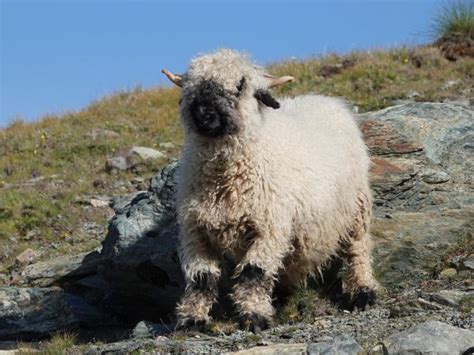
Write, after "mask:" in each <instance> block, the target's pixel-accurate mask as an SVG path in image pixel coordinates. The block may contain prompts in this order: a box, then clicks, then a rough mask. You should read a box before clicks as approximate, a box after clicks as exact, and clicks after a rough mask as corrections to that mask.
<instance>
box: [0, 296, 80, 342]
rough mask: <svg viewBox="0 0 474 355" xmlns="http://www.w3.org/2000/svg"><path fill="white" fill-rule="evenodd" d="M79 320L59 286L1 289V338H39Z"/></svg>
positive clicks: (68, 326)
mask: <svg viewBox="0 0 474 355" xmlns="http://www.w3.org/2000/svg"><path fill="white" fill-rule="evenodd" d="M78 323H79V320H78V319H77V318H76V317H75V316H74V314H73V312H72V309H71V307H70V306H69V305H68V303H67V301H66V295H65V292H64V291H63V290H62V289H60V288H59V287H52V288H13V287H3V288H0V340H5V339H7V340H15V339H25V338H32V337H40V336H44V335H47V334H49V333H50V332H52V331H55V330H59V329H61V330H67V329H70V328H72V327H74V326H76V325H78Z"/></svg>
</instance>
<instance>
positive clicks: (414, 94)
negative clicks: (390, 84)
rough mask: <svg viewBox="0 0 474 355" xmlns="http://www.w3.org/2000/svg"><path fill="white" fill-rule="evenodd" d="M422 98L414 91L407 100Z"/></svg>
mask: <svg viewBox="0 0 474 355" xmlns="http://www.w3.org/2000/svg"><path fill="white" fill-rule="evenodd" d="M420 96H421V94H420V93H419V92H418V91H412V92H410V93H409V94H408V95H407V96H406V97H407V99H415V98H417V97H420Z"/></svg>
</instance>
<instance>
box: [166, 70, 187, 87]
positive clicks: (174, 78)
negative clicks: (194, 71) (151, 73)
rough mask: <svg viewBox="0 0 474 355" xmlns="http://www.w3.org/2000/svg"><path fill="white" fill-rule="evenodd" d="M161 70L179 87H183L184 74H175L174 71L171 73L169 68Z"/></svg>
mask: <svg viewBox="0 0 474 355" xmlns="http://www.w3.org/2000/svg"><path fill="white" fill-rule="evenodd" d="M161 72H162V73H163V74H165V75H166V76H167V77H168V79H170V80H171V82H172V83H173V84H175V85H177V86H179V87H182V86H183V77H182V75H179V74H173V73H170V72H169V71H168V70H166V69H162V70H161Z"/></svg>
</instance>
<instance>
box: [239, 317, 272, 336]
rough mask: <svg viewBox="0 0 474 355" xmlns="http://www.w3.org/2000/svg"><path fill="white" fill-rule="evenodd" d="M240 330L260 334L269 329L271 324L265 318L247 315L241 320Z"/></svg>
mask: <svg viewBox="0 0 474 355" xmlns="http://www.w3.org/2000/svg"><path fill="white" fill-rule="evenodd" d="M239 324H240V328H241V329H243V330H250V331H251V332H254V333H259V332H261V331H262V330H265V329H267V328H268V327H269V325H270V324H269V322H268V320H267V319H266V318H265V317H262V316H260V315H258V314H254V313H252V314H246V315H244V316H242V317H241V318H240V322H239Z"/></svg>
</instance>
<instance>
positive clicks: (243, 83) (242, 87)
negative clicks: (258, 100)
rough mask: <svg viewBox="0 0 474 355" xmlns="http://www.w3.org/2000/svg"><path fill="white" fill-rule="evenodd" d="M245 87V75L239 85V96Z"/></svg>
mask: <svg viewBox="0 0 474 355" xmlns="http://www.w3.org/2000/svg"><path fill="white" fill-rule="evenodd" d="M244 87H245V76H243V77H242V79H240V83H239V85H237V96H239V95H240V93H241V92H242V90H243V89H244Z"/></svg>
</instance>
